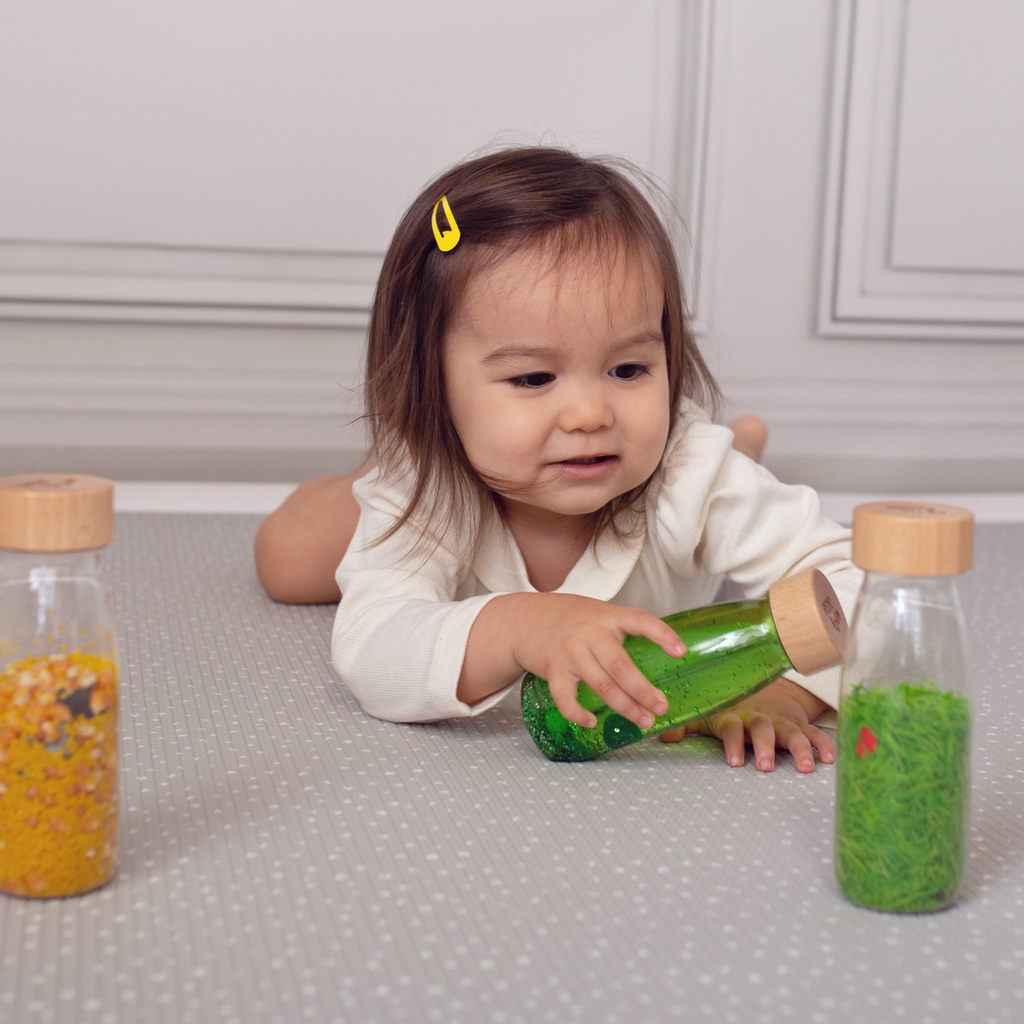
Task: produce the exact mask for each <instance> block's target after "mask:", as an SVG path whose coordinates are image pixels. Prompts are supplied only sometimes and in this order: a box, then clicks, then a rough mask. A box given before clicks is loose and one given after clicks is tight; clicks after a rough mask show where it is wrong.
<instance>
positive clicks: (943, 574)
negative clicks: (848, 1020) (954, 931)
mask: <svg viewBox="0 0 1024 1024" xmlns="http://www.w3.org/2000/svg"><path fill="white" fill-rule="evenodd" d="M973 537H974V517H973V515H972V514H971V513H970V512H969V511H968V510H967V509H963V508H958V507H957V506H955V505H937V504H933V503H930V502H910V501H886V502H881V501H880V502H871V503H870V504H866V505H858V506H857V507H856V508H855V509H854V510H853V561H854V564H856V565H858V566H860V568H862V569H863V570H864V585H863V587H862V588H861V592H860V596H859V597H858V598H857V604H856V607H855V608H854V612H853V616H852V623H851V626H850V640H849V643H848V644H847V645H846V650H845V651H844V654H843V673H842V687H841V695H840V702H839V731H838V737H837V743H836V747H837V750H836V826H835V827H836V833H835V835H836V839H835V867H836V880H837V881H838V883H839V888H840V889H841V890H842V893H843V895H844V896H845V897H846V898H847V899H848V900H851V901H852V902H853V903H857V904H860V905H861V906H864V907H871V908H872V909H874V910H889V911H899V912H902V913H920V912H922V911H931V910H940V909H941V908H943V907H946V906H948V905H949V904H950V903H952V902H953V901H954V900H955V899H956V895H957V892H958V891H959V889H960V883H961V882H962V881H963V877H964V867H965V865H966V862H967V847H968V833H969V831H970V799H969V798H970V789H971V765H970V755H971V717H972V716H971V660H970V651H969V647H968V631H967V621H966V618H965V616H964V609H963V605H962V604H961V602H960V594H959V588H958V586H957V578H958V577H959V575H960V574H961V573H965V572H967V571H968V570H969V569H970V568H971V561H972V554H973Z"/></svg>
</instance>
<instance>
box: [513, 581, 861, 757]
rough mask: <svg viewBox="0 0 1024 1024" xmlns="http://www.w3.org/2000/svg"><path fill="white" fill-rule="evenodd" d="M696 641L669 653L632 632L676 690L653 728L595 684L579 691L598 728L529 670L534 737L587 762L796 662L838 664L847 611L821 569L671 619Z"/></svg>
mask: <svg viewBox="0 0 1024 1024" xmlns="http://www.w3.org/2000/svg"><path fill="white" fill-rule="evenodd" d="M665 622H667V623H668V624H669V625H670V626H671V627H672V628H673V629H674V630H675V631H676V632H677V633H678V634H679V636H680V638H681V639H682V641H683V643H685V644H686V647H687V653H686V654H685V655H684V656H683V657H682V658H671V657H669V656H668V655H667V654H666V653H665V652H664V651H663V650H662V649H661V648H660V647H659V646H658V645H657V644H655V643H652V642H651V641H650V640H648V639H646V638H645V637H640V636H629V637H626V641H625V644H624V646H625V648H626V651H627V652H628V653H629V656H630V657H631V658H632V659H633V661H634V662H635V663H636V665H637V667H638V668H639V669H640V671H641V672H643V674H644V675H645V676H646V677H647V678H648V679H649V680H650V681H651V682H652V683H653V684H654V685H655V686H657V687H658V688H659V689H660V690H662V692H663V693H664V694H665V696H666V697H667V698H668V710H667V711H666V712H665V714H663V715H661V716H659V717H658V718H656V719H655V721H654V724H653V725H652V726H651V727H650V728H649V729H641V728H640V727H639V726H638V725H635V724H634V723H633V722H631V721H629V720H628V719H626V718H623V717H622V715H619V714H617V713H616V712H614V711H612V709H611V708H609V707H608V705H607V704H605V703H604V701H602V700H601V698H600V697H598V696H597V694H596V693H594V691H593V690H591V689H590V687H589V686H587V685H586V683H582V682H581V683H580V684H579V688H578V691H577V699H578V700H579V702H580V704H582V705H583V707H584V708H586V709H587V710H588V711H590V712H592V713H593V714H594V716H595V717H596V718H597V725H596V726H594V728H592V729H584V728H583V727H582V726H579V725H575V724H574V723H571V722H569V721H568V720H567V719H566V718H565V717H564V716H563V715H562V713H561V712H560V711H559V710H558V708H557V707H556V705H555V702H554V700H553V699H552V697H551V692H550V690H549V689H548V684H547V683H546V682H545V681H544V680H543V679H540V678H538V677H537V676H535V675H532V674H529V673H528V674H527V675H526V676H525V677H524V679H523V688H522V706H523V719H524V721H525V722H526V727H527V729H529V731H530V735H531V736H533V739H534V742H535V743H536V744H537V746H538V747H540V749H541V751H542V752H543V753H544V754H545V756H547V757H549V758H550V759H551V760H552V761H586V760H589V759H591V758H594V757H597V756H599V755H600V754H603V753H605V752H606V751H608V750H613V749H616V748H618V747H625V746H628V745H629V744H631V743H636V742H637V741H638V740H641V739H643V738H644V737H645V736H655V735H657V734H658V733H660V732H665V731H666V730H668V729H677V728H678V727H679V726H681V725H685V724H686V723H687V722H693V721H696V720H697V719H700V718H706V717H707V716H708V715H711V714H713V713H714V712H716V711H719V710H721V709H722V708H726V707H729V705H731V704H735V703H736V702H737V701H740V700H742V699H743V698H744V697H747V696H749V695H750V694H752V693H756V692H757V691H758V690H759V689H761V688H762V687H763V686H766V685H767V684H768V683H770V682H771V681H772V680H773V679H775V678H776V677H777V676H779V675H781V674H782V673H783V672H785V671H787V670H788V669H791V668H796V669H797V671H799V672H803V673H805V674H810V673H812V672H819V671H821V670H822V669H825V668H829V667H831V666H832V665H837V664H838V663H839V659H840V657H841V656H842V650H843V642H844V639H845V636H846V618H845V616H844V615H843V609H842V606H841V605H840V604H839V598H837V597H836V595H835V591H833V589H832V586H831V584H830V583H829V582H828V580H827V579H826V578H825V576H824V575H823V574H822V573H820V572H819V571H818V570H817V569H809V570H807V571H805V572H802V573H798V574H797V575H796V576H791V577H788V578H787V579H784V580H779V582H778V583H775V584H773V585H772V587H771V588H770V589H769V591H768V597H766V598H764V599H763V600H761V601H735V602H732V603H730V604H716V605H708V606H707V607H705V608H694V609H691V610H690V611H685V612H679V613H678V614H676V615H669V616H667V617H666V618H665Z"/></svg>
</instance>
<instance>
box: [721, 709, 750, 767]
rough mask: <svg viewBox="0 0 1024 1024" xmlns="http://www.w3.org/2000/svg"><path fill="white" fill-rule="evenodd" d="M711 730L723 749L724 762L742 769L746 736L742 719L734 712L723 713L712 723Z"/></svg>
mask: <svg viewBox="0 0 1024 1024" xmlns="http://www.w3.org/2000/svg"><path fill="white" fill-rule="evenodd" d="M713 729H714V732H715V733H716V734H717V736H718V738H719V739H720V740H721V741H722V746H723V747H725V760H726V763H727V764H730V765H732V767H733V768H741V767H743V762H744V761H745V760H746V759H747V735H746V729H745V728H744V726H743V719H742V718H740V716H739V715H738V714H736V712H735V711H725V712H723V713H722V714H720V715H717V716H716V717H715V719H714V721H713Z"/></svg>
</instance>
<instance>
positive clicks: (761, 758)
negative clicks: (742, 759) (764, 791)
mask: <svg viewBox="0 0 1024 1024" xmlns="http://www.w3.org/2000/svg"><path fill="white" fill-rule="evenodd" d="M744 719H745V723H746V727H747V732H749V733H750V742H751V744H752V745H753V747H754V764H756V765H757V770H758V771H759V772H770V771H773V770H774V768H775V726H774V725H773V724H772V720H771V719H770V718H769V717H768V716H767V715H763V714H761V713H760V712H756V711H755V712H752V713H750V714H747V715H744Z"/></svg>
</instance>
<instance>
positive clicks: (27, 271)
mask: <svg viewBox="0 0 1024 1024" xmlns="http://www.w3.org/2000/svg"><path fill="white" fill-rule="evenodd" d="M382 258H383V257H382V256H381V255H379V254H366V253H343V252H339V253H315V252H313V253H311V252H285V251H276V252H271V251H260V250H249V249H234V250H232V249H209V248H188V247H171V246H149V245H136V244H125V245H110V244H89V243H74V244H59V243H53V242H35V241H12V240H7V241H4V240H0V317H3V318H8V319H27V320H87V321H88V320H114V321H134V322H149V323H153V322H156V323H183V324H251V325H256V326H271V325H272V326H294V327H350V328H365V327H366V325H367V322H368V317H369V308H370V302H371V299H372V296H373V288H374V285H375V283H376V278H377V274H378V272H379V270H380V263H381V260H382Z"/></svg>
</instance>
